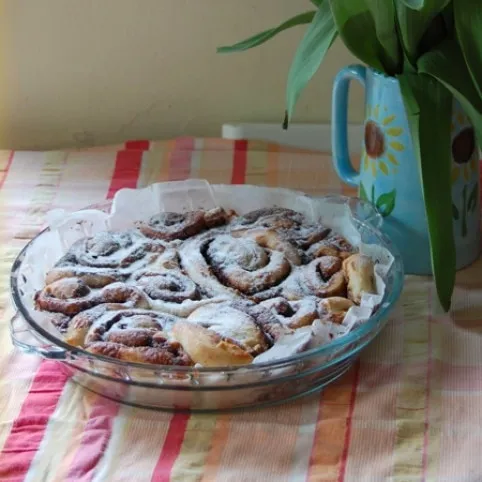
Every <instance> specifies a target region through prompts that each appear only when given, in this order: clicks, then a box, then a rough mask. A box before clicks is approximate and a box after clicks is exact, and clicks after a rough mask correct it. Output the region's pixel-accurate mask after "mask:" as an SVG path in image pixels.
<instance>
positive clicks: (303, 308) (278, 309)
mask: <svg viewBox="0 0 482 482" xmlns="http://www.w3.org/2000/svg"><path fill="white" fill-rule="evenodd" d="M260 306H263V307H265V308H267V309H268V310H270V311H271V313H273V315H274V316H275V317H276V319H277V320H279V321H280V322H281V324H283V325H286V326H288V327H289V328H294V329H296V328H301V327H302V326H307V325H311V324H312V323H313V321H315V320H316V319H317V318H318V310H317V299H316V298H315V297H306V298H303V299H301V300H298V301H289V300H287V299H285V298H282V297H278V298H272V299H271V300H266V301H263V302H262V303H260Z"/></svg>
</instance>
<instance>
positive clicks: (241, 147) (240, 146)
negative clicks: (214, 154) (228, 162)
mask: <svg viewBox="0 0 482 482" xmlns="http://www.w3.org/2000/svg"><path fill="white" fill-rule="evenodd" d="M247 150H248V141H245V140H238V141H235V143H234V152H233V174H232V177H231V184H244V183H245V182H246V166H247V164H248V157H247Z"/></svg>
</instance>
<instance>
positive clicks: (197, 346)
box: [35, 207, 376, 367]
mask: <svg viewBox="0 0 482 482" xmlns="http://www.w3.org/2000/svg"><path fill="white" fill-rule="evenodd" d="M136 226H137V229H133V230H129V231H125V232H119V233H115V232H105V233H99V234H96V235H95V236H92V237H89V238H85V239H82V240H80V241H78V242H76V243H75V244H74V245H73V246H72V247H71V249H70V250H69V251H68V253H67V254H66V255H65V256H64V257H63V258H62V259H61V260H60V261H59V262H58V263H57V264H56V265H55V266H54V268H53V269H51V270H50V271H49V272H48V273H47V276H46V284H45V287H44V288H43V289H42V290H40V291H38V292H37V293H36V294H35V307H36V309H38V310H41V311H44V312H48V313H49V317H50V320H51V322H52V323H53V325H54V326H55V327H56V329H57V330H58V331H59V332H60V333H61V334H62V335H63V336H64V338H65V340H66V342H67V343H70V344H72V345H74V346H77V347H82V348H84V349H86V350H88V351H90V352H91V353H93V354H99V355H103V356H107V357H113V358H117V359H120V360H126V361H133V362H138V363H149V364H160V365H163V364H165V365H187V366H190V365H194V364H199V365H202V366H206V367H213V366H230V365H232V366H239V365H245V364H248V363H252V362H253V361H254V360H255V358H257V357H259V356H261V355H263V356H262V357H261V359H265V358H266V359H269V358H270V357H271V356H273V353H275V352H276V351H278V352H280V353H281V352H283V351H284V350H285V349H286V350H287V353H288V352H290V350H289V349H288V348H289V347H288V345H289V343H291V342H290V341H289V340H298V341H299V340H301V339H303V340H304V339H305V338H306V339H309V337H308V336H307V333H308V332H310V333H311V331H310V326H311V325H313V324H315V322H316V324H315V325H313V330H315V328H316V326H317V325H319V323H320V322H321V323H325V324H328V323H330V324H333V323H334V324H343V320H344V319H345V316H346V314H347V312H348V311H349V310H350V308H351V307H352V306H355V305H358V304H360V303H361V298H362V295H363V293H375V292H376V286H375V273H374V263H373V261H372V259H371V258H369V257H367V256H365V255H363V254H360V253H357V250H356V249H355V248H354V247H353V246H351V245H350V243H349V242H348V241H347V240H346V239H344V238H343V237H342V236H340V235H339V234H338V233H335V232H333V231H331V229H330V228H327V227H325V226H324V225H323V224H322V223H313V222H310V221H308V220H307V219H306V217H305V216H304V215H302V214H301V213H298V212H296V211H293V210H290V209H285V208H278V207H275V208H267V209H260V210H256V211H253V212H251V213H247V214H245V215H243V216H235V215H234V213H233V212H231V211H225V210H224V209H222V208H216V209H213V210H211V211H202V210H197V211H191V212H188V213H184V214H179V213H161V214H159V215H156V216H153V217H152V218H151V219H150V220H149V221H147V222H139V223H137V225H136ZM339 328H340V330H342V329H343V326H341V327H339ZM305 331H306V333H305ZM340 332H341V331H340ZM304 333H305V334H304ZM302 335H303V336H302ZM293 343H294V341H293ZM303 343H305V342H303ZM303 343H302V345H303V346H305V344H306V343H305V344H303ZM300 346H301V345H300ZM298 348H299V347H298ZM298 348H297V350H298ZM273 350H274V351H273Z"/></svg>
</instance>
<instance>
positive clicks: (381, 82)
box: [332, 65, 480, 274]
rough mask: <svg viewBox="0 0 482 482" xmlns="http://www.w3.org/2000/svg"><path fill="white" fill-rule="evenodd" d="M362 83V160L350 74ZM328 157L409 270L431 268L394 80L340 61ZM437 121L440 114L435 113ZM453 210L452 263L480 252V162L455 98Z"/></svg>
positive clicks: (424, 220) (404, 119) (414, 169)
mask: <svg viewBox="0 0 482 482" xmlns="http://www.w3.org/2000/svg"><path fill="white" fill-rule="evenodd" d="M352 79H355V80H357V81H358V82H360V83H361V84H362V85H363V86H364V88H365V106H366V107H365V123H364V138H363V142H362V149H361V159H360V167H359V170H358V171H357V170H356V169H355V168H354V167H353V164H352V162H351V161H350V156H349V153H348V142H347V110H348V109H347V108H348V89H349V83H350V80H352ZM332 102H333V104H332V148H333V162H334V165H335V169H336V171H337V173H338V175H339V176H340V178H341V179H342V180H343V181H344V182H346V183H347V184H350V185H352V186H357V187H358V192H359V197H360V198H362V199H365V200H368V201H370V202H371V203H372V204H373V205H374V206H375V207H376V208H377V210H378V211H379V213H380V214H381V215H382V216H383V217H384V223H383V227H382V229H383V230H384V231H385V233H386V234H387V235H389V236H390V237H391V238H392V240H393V241H394V243H395V244H396V245H397V247H398V248H399V250H400V252H401V254H402V258H403V261H404V264H405V271H406V273H409V274H431V273H432V267H431V260H430V248H429V235H428V226H427V218H426V215H425V207H424V202H423V195H422V188H421V181H420V175H419V167H418V162H417V159H416V156H415V154H414V152H413V147H412V140H411V136H410V130H409V127H408V121H407V116H406V114H405V108H404V104H403V100H402V97H401V93H400V86H399V84H398V81H397V80H396V79H395V78H393V77H388V76H385V75H384V74H381V73H379V72H376V71H374V70H372V69H370V68H367V67H364V66H362V65H353V66H349V67H346V68H344V69H342V70H341V71H340V72H339V73H338V75H337V76H336V78H335V82H334V85H333V101H332ZM433 122H437V119H433ZM451 136H452V139H451V140H452V212H448V213H447V217H450V218H451V219H452V220H453V229H454V236H455V243H456V250H457V269H460V268H463V267H465V266H467V265H469V264H470V263H472V262H473V261H475V260H476V259H477V257H478V256H479V252H480V205H479V162H478V149H477V144H476V141H475V134H474V129H473V128H472V126H471V124H470V122H469V119H468V118H467V116H466V115H465V114H464V112H463V111H462V109H461V108H460V106H459V104H458V103H457V102H455V101H454V104H453V113H452V134H451Z"/></svg>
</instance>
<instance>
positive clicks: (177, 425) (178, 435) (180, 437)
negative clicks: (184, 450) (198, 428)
mask: <svg viewBox="0 0 482 482" xmlns="http://www.w3.org/2000/svg"><path fill="white" fill-rule="evenodd" d="M189 417H190V415H189V414H188V413H175V414H174V415H173V416H172V419H171V421H170V423H169V429H168V431H167V435H166V439H165V441H164V445H163V447H162V451H161V455H160V456H159V460H158V461H157V465H156V467H155V469H154V472H153V473H152V479H151V480H152V482H169V479H170V475H171V470H172V467H173V466H174V462H175V461H176V459H177V457H178V456H179V453H180V451H181V447H182V443H183V441H184V435H185V434H186V428H187V423H188V421H189Z"/></svg>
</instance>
